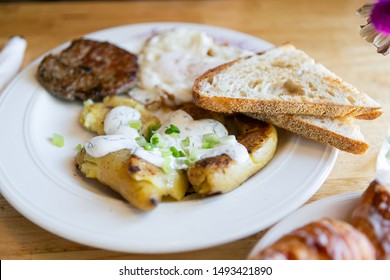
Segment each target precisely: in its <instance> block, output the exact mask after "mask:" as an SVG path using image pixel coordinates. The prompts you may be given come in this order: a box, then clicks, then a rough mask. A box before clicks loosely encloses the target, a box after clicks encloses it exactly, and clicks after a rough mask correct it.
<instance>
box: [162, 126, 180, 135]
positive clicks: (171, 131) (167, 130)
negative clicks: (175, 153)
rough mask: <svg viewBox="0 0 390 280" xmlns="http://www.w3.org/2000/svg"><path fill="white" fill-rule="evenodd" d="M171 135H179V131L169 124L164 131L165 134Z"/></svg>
mask: <svg viewBox="0 0 390 280" xmlns="http://www.w3.org/2000/svg"><path fill="white" fill-rule="evenodd" d="M172 133H180V129H179V128H178V127H177V126H176V125H174V124H170V125H169V127H168V128H167V129H166V130H165V134H168V135H170V134H172Z"/></svg>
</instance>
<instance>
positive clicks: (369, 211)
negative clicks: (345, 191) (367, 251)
mask: <svg viewBox="0 0 390 280" xmlns="http://www.w3.org/2000/svg"><path fill="white" fill-rule="evenodd" d="M351 224H352V225H353V226H354V227H355V228H357V229H358V230H360V231H361V232H363V233H364V234H365V235H366V236H367V237H368V239H369V240H370V241H371V242H372V244H373V245H374V247H375V249H376V258H377V259H387V260H389V259H390V187H389V186H388V185H384V184H381V181H378V180H374V181H373V182H371V184H370V185H369V187H368V188H367V190H366V191H365V192H364V193H363V195H362V197H361V198H360V200H359V202H358V204H357V206H356V208H355V210H354V211H353V212H352V217H351Z"/></svg>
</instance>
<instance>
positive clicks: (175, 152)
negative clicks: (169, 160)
mask: <svg viewBox="0 0 390 280" xmlns="http://www.w3.org/2000/svg"><path fill="white" fill-rule="evenodd" d="M169 149H170V150H171V152H172V155H173V156H174V157H175V158H179V157H185V156H186V155H185V154H184V153H183V151H179V150H178V149H176V148H175V147H170V148H169Z"/></svg>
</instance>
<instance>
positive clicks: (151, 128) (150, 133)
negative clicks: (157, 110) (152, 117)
mask: <svg viewBox="0 0 390 280" xmlns="http://www.w3.org/2000/svg"><path fill="white" fill-rule="evenodd" d="M160 127H161V124H159V123H157V124H152V125H150V126H149V127H148V134H147V136H146V139H147V140H149V139H150V137H152V136H153V134H155V133H156V131H157V130H158V129H159V128H160Z"/></svg>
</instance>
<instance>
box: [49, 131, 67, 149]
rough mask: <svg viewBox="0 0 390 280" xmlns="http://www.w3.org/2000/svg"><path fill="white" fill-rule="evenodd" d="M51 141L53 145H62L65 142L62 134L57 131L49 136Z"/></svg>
mask: <svg viewBox="0 0 390 280" xmlns="http://www.w3.org/2000/svg"><path fill="white" fill-rule="evenodd" d="M51 142H52V143H53V145H54V146H57V147H63V146H64V144H65V141H64V136H62V135H60V134H57V133H53V136H52V137H51Z"/></svg>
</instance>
